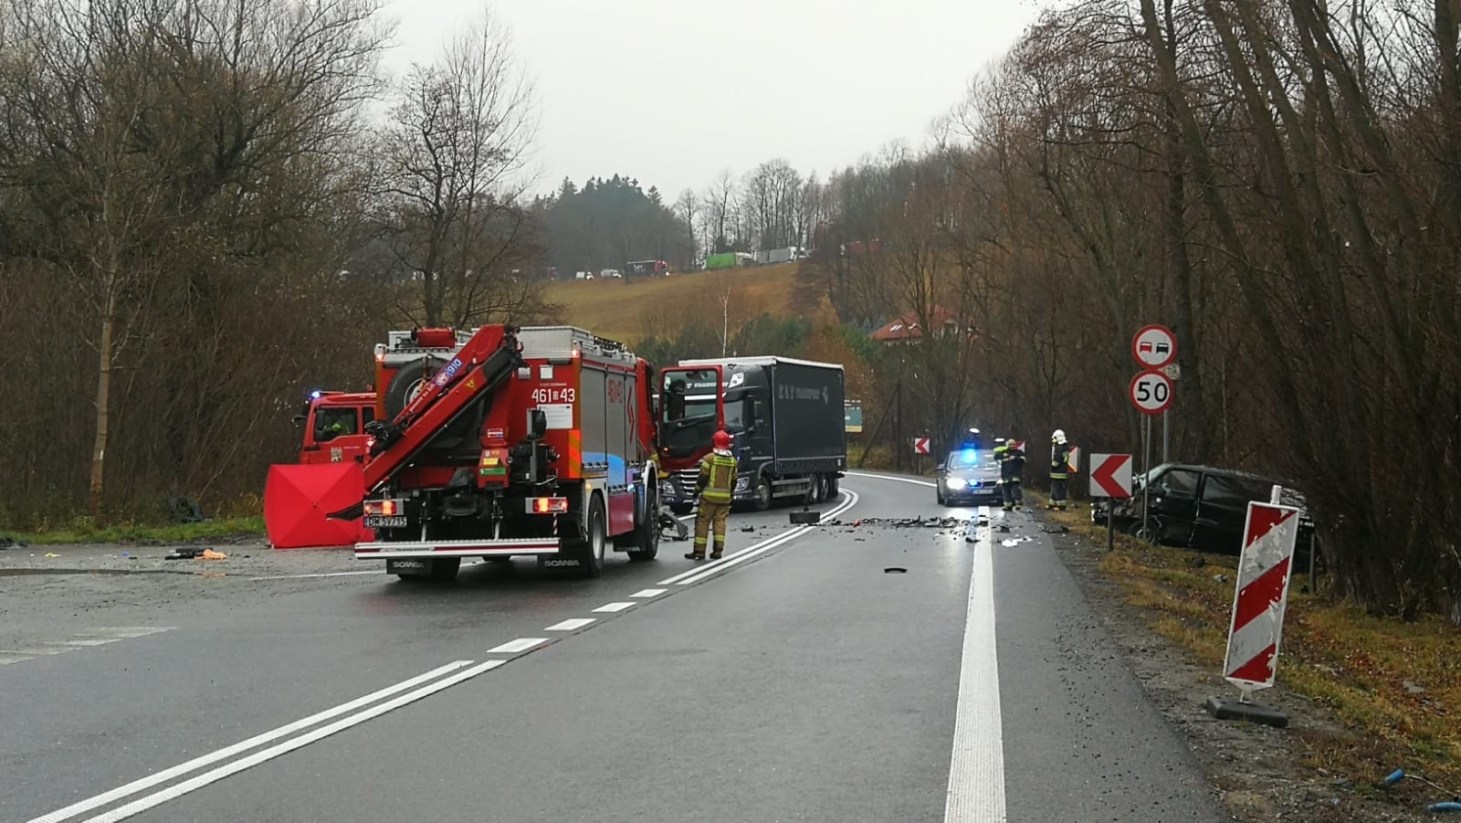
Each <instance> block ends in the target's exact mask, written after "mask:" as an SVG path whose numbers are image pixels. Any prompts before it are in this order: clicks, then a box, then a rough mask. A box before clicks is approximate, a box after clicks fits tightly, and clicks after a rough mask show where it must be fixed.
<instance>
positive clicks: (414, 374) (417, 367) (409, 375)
mask: <svg viewBox="0 0 1461 823" xmlns="http://www.w3.org/2000/svg"><path fill="white" fill-rule="evenodd" d="M448 362H449V361H448V360H447V359H446V358H445V357H440V356H438V355H427V356H425V357H422V358H421V359H419V360H412V361H411V362H409V363H407V364H406V365H404V366H402V367H401V368H400V370H399V371H397V372H396V373H395V374H394V375H392V376H391V384H390V385H389V386H387V387H386V419H387V420H394V419H396V415H398V414H400V413H401V409H404V408H406V404H407V403H410V402H411V398H413V397H415V396H416V395H417V393H419V392H420V391H421V387H422V385H424V384H425V383H426V381H427V380H430V379H431V376H432V375H434V374H436V373H437V372H438V371H440V370H441V368H442V366H445V365H446V364H447V363H448Z"/></svg>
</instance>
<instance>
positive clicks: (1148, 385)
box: [1127, 369, 1172, 538]
mask: <svg viewBox="0 0 1461 823" xmlns="http://www.w3.org/2000/svg"><path fill="white" fill-rule="evenodd" d="M1127 396H1128V397H1129V398H1130V399H1131V405H1133V406H1135V407H1136V410H1137V411H1139V412H1141V413H1142V414H1144V415H1146V421H1145V425H1144V426H1143V427H1142V438H1141V450H1142V464H1143V466H1142V471H1144V472H1146V476H1147V477H1150V476H1151V471H1152V416H1153V415H1158V414H1162V413H1164V412H1166V410H1167V407H1168V406H1170V405H1171V404H1172V381H1171V380H1170V379H1169V378H1168V377H1167V375H1166V374H1165V373H1164V372H1161V371H1159V370H1157V369H1149V370H1147V371H1144V372H1140V373H1139V374H1137V375H1136V376H1135V377H1133V378H1131V385H1130V386H1128V387H1127ZM1150 497H1151V494H1150V493H1149V492H1148V491H1147V486H1146V484H1145V483H1143V484H1142V492H1141V531H1142V534H1144V535H1146V536H1147V537H1148V538H1150V535H1147V534H1146V533H1147V516H1148V508H1149V507H1148V505H1147V504H1148V500H1149V498H1150Z"/></svg>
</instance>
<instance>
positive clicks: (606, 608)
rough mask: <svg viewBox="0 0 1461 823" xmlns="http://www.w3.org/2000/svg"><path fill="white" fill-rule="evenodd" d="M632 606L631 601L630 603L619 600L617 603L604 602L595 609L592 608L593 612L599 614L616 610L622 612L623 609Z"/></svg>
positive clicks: (611, 612)
mask: <svg viewBox="0 0 1461 823" xmlns="http://www.w3.org/2000/svg"><path fill="white" fill-rule="evenodd" d="M633 606H634V604H633V603H630V602H628V601H627V600H621V601H619V602H617V603H605V604H604V605H602V606H600V607H598V608H597V609H594V612H596V613H601V614H615V613H617V612H622V611H624V610H625V609H628V608H632V607H633Z"/></svg>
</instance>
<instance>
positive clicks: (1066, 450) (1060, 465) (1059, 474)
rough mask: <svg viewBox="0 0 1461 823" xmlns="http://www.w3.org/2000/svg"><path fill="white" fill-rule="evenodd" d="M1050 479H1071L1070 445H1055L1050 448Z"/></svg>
mask: <svg viewBox="0 0 1461 823" xmlns="http://www.w3.org/2000/svg"><path fill="white" fill-rule="evenodd" d="M1050 479H1051V480H1068V479H1070V444H1069V443H1055V444H1052V445H1051V446H1050Z"/></svg>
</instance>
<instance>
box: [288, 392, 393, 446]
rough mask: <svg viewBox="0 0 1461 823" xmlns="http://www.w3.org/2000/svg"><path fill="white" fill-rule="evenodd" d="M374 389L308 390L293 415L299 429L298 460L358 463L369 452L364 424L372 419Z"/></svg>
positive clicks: (374, 398)
mask: <svg viewBox="0 0 1461 823" xmlns="http://www.w3.org/2000/svg"><path fill="white" fill-rule="evenodd" d="M375 404H376V396H375V393H374V392H339V391H314V392H310V396H309V399H308V400H307V401H305V404H304V408H303V409H302V410H301V412H300V413H299V414H297V415H295V416H294V424H295V425H296V426H298V427H299V428H300V429H301V432H300V445H299V462H300V463H344V462H351V461H353V462H361V461H363V460H364V459H365V456H366V454H367V452H368V444H369V439H370V438H369V437H368V436H367V435H366V434H365V425H366V424H367V423H370V422H371V421H373V420H375Z"/></svg>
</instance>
